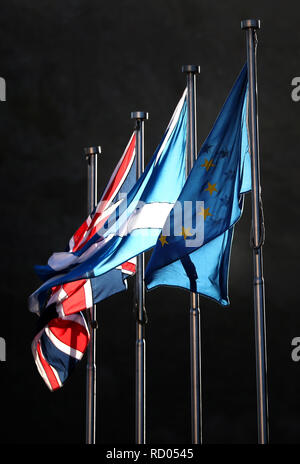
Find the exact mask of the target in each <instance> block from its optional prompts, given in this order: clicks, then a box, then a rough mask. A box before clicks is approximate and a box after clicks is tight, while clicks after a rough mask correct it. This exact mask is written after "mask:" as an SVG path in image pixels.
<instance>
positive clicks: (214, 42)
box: [0, 0, 300, 444]
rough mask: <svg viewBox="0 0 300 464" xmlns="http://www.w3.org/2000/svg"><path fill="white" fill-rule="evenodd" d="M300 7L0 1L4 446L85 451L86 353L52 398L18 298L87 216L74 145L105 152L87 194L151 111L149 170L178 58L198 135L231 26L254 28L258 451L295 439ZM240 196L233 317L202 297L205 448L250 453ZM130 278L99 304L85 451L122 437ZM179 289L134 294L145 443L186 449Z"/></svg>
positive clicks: (222, 78)
mask: <svg viewBox="0 0 300 464" xmlns="http://www.w3.org/2000/svg"><path fill="white" fill-rule="evenodd" d="M299 12H300V7H299V2H296V1H291V2H288V3H283V2H278V1H277V2H272V3H270V2H266V1H265V2H262V1H261V0H260V1H251V2H250V1H249V2H240V1H237V0H229V1H227V2H216V1H215V2H213V1H211V0H210V1H208V0H202V1H196V0H164V1H163V2H162V1H157V0H152V1H148V0H144V1H142V2H138V1H137V0H123V1H120V0H116V1H114V2H104V1H101V0H97V1H96V0H85V1H83V0H73V1H71V0H69V1H67V0H63V1H58V0H51V1H50V0H30V1H28V0H27V1H23V0H10V1H3V0H2V1H1V15H0V75H1V76H2V77H4V78H5V79H6V83H7V101H6V102H2V103H0V121H1V123H0V134H1V183H0V188H1V266H0V269H1V280H0V284H1V324H0V336H2V337H4V338H5V340H6V343H7V360H6V362H1V363H0V376H1V382H0V404H1V405H0V407H1V434H0V442H1V443H83V442H84V428H85V365H86V364H85V358H84V360H82V362H81V363H80V365H79V366H78V367H77V369H76V371H75V373H74V374H73V376H72V378H71V379H70V380H69V381H68V382H67V383H66V385H65V386H64V387H63V388H62V389H61V390H60V391H57V392H55V393H50V392H49V391H48V389H47V387H46V386H45V385H44V382H43V381H42V379H41V378H40V376H39V374H38V372H37V370H36V368H35V365H34V361H33V358H32V354H31V349H30V344H31V340H32V335H33V332H34V326H35V322H36V317H35V315H33V314H31V313H29V311H28V309H27V298H28V295H29V294H30V293H32V292H33V291H34V290H35V289H36V288H37V287H38V286H39V285H40V282H39V280H38V279H37V277H36V276H35V274H34V272H33V266H34V264H45V263H46V262H47V259H48V257H49V256H50V254H51V253H52V252H54V251H61V250H63V249H64V248H65V245H66V241H67V240H68V239H69V237H70V235H71V234H72V233H73V232H74V231H75V229H76V227H77V226H79V225H80V223H81V222H82V221H83V219H84V218H85V216H86V163H85V160H84V156H83V153H82V152H83V147H84V146H88V145H94V144H97V145H101V146H102V151H103V154H102V155H101V157H100V160H99V192H101V191H102V189H103V188H104V187H105V185H106V182H107V181H108V178H109V176H110V173H111V170H112V169H113V167H114V166H115V164H116V162H117V161H118V159H119V157H120V156H121V154H122V152H123V149H124V148H125V146H126V144H127V141H128V139H129V136H130V134H131V132H132V128H133V124H132V121H131V120H130V112H131V111H135V110H144V111H148V112H149V114H150V119H149V121H148V122H147V123H146V128H145V131H146V134H145V149H146V161H148V160H149V159H150V157H151V155H152V153H153V151H154V149H155V148H156V145H157V144H158V142H159V140H160V138H161V136H162V134H163V131H164V130H165V128H166V125H167V124H168V121H169V118H170V116H171V113H172V112H173V109H174V107H175V105H176V103H177V101H178V98H179V96H180V95H181V93H182V90H183V88H184V86H185V76H184V75H183V74H182V73H181V65H182V64H190V63H195V64H200V65H201V74H200V76H199V78H198V80H197V105H198V137H199V141H198V142H199V146H200V143H201V142H202V141H203V140H204V138H205V137H206V135H207V133H208V131H209V129H210V127H211V125H212V123H213V121H214V119H215V117H216V115H217V113H218V111H219V110H220V107H221V105H222V104H223V102H224V99H225V97H226V96H227V94H228V92H229V90H230V88H231V86H232V83H233V81H234V79H235V77H236V76H237V74H238V72H239V71H240V68H241V67H242V65H243V63H244V61H245V35H244V32H242V31H241V30H240V20H241V19H246V18H260V19H261V21H262V29H261V31H260V32H259V53H258V77H259V119H260V146H261V166H262V183H263V201H264V209H265V222H266V243H265V246H264V264H265V281H266V313H267V335H268V337H267V342H268V382H269V407H270V441H271V443H298V442H299V441H300V440H299V438H300V437H299V420H300V398H299V394H298V391H299V372H300V365H299V364H297V363H295V362H293V361H292V359H291V340H292V338H293V337H295V336H298V335H300V314H299V299H298V288H299V283H298V261H299V245H298V237H299V233H298V230H297V229H298V224H299V208H298V202H299V193H298V173H299V166H300V162H299V141H300V138H299V135H298V131H299V118H300V103H299V104H297V103H295V102H293V101H292V99H291V96H290V93H291V80H292V78H293V77H294V76H297V75H299V49H300V38H299V28H298V22H299ZM250 216H251V207H250V198H247V200H246V204H245V209H244V215H243V217H242V219H241V221H240V222H239V223H238V225H237V227H236V232H235V238H234V244H233V250H232V259H231V269H230V282H229V283H230V299H231V307H230V309H227V310H224V309H222V308H221V307H219V306H218V305H216V304H215V303H214V302H211V301H208V300H207V299H204V298H202V299H201V314H202V336H203V340H202V341H203V360H202V361H203V402H204V410H203V438H204V442H205V443H255V442H256V439H257V429H256V385H255V352H254V324H253V302H252V259H251V258H252V255H251V250H250V247H249V230H250V219H251V218H250ZM132 298H133V294H132V282H130V285H129V290H128V292H126V293H123V294H119V295H115V296H113V297H111V298H109V299H108V300H106V301H104V302H103V303H102V304H100V305H99V306H98V321H99V325H100V327H99V330H98V348H97V359H98V371H97V375H98V409H97V414H98V423H97V442H98V443H134V339H135V319H134V314H133V308H132ZM188 302H189V297H188V293H186V292H185V291H183V290H179V289H164V288H161V289H157V290H154V291H152V292H149V293H147V299H146V304H147V309H148V315H149V324H148V326H147V331H146V338H147V441H148V442H149V443H156V444H163V443H173V444H182V443H189V442H190V411H189V407H190V403H189V393H190V384H189V335H188V334H189V317H188Z"/></svg>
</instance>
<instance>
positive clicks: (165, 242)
mask: <svg viewBox="0 0 300 464" xmlns="http://www.w3.org/2000/svg"><path fill="white" fill-rule="evenodd" d="M159 241H160V243H161V246H162V247H163V246H164V245H165V244H167V245H168V242H167V236H166V235H161V236H160V237H159Z"/></svg>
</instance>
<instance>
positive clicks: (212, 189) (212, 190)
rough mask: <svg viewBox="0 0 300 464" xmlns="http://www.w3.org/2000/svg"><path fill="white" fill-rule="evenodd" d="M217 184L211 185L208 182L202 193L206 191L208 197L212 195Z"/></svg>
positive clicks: (215, 190)
mask: <svg viewBox="0 0 300 464" xmlns="http://www.w3.org/2000/svg"><path fill="white" fill-rule="evenodd" d="M216 185H217V184H211V183H210V182H208V187H207V188H206V189H205V190H204V192H206V191H208V192H209V194H210V195H212V194H213V192H217V191H218V190H217V189H216Z"/></svg>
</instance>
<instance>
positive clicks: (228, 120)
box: [145, 65, 251, 306]
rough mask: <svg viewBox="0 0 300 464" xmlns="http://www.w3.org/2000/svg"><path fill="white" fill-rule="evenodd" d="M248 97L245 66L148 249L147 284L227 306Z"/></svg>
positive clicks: (244, 187)
mask: <svg viewBox="0 0 300 464" xmlns="http://www.w3.org/2000/svg"><path fill="white" fill-rule="evenodd" d="M247 101H248V81H247V66H246V65H245V66H244V67H243V69H242V71H241V73H240V75H239V76H238V78H237V80H236V82H235V84H234V86H233V88H232V90H231V92H230V94H229V96H228V98H227V100H226V102H225V104H224V106H223V108H222V110H221V112H220V114H219V116H218V118H217V120H216V122H215V124H214V126H213V128H212V130H211V132H210V134H209V136H208V137H207V139H206V140H205V142H204V144H203V146H202V147H201V150H200V153H199V156H198V158H197V161H196V162H195V164H194V167H193V169H192V170H191V172H190V175H189V176H188V178H187V180H186V183H185V185H184V187H183V190H182V192H181V194H180V196H179V198H178V201H177V203H176V205H175V206H174V208H173V209H172V210H171V212H170V215H169V217H168V219H167V221H166V224H165V226H164V229H163V230H162V233H161V235H160V237H159V239H158V241H157V244H156V247H155V248H154V250H153V253H152V256H151V258H150V260H149V263H148V265H147V268H146V273H145V283H146V286H147V289H153V288H155V287H157V286H160V285H165V286H176V287H182V288H185V289H187V290H189V291H192V292H196V293H199V294H202V295H204V296H206V297H209V298H212V299H213V300H215V301H217V302H218V303H220V304H221V305H223V306H227V305H229V297H228V270H229V261H230V253H231V244H232V237H233V231H234V224H235V223H236V222H237V221H238V220H239V218H240V216H241V214H242V209H243V199H244V196H243V195H242V194H244V193H246V192H247V191H249V190H251V164H250V153H249V143H248V124H247ZM185 210H186V211H185Z"/></svg>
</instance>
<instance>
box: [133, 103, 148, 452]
mask: <svg viewBox="0 0 300 464" xmlns="http://www.w3.org/2000/svg"><path fill="white" fill-rule="evenodd" d="M131 119H135V121H136V122H135V130H136V160H137V169H136V176H137V179H139V177H140V176H141V175H142V173H143V172H144V122H145V120H146V119H148V113H145V112H144V111H135V112H133V113H131ZM144 269H145V259H144V253H141V254H140V255H138V256H137V264H136V277H135V307H136V361H135V362H136V364H135V374H136V377H135V378H136V388H135V442H136V444H138V445H141V444H145V443H146V343H145V323H146V312H145V284H144Z"/></svg>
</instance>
